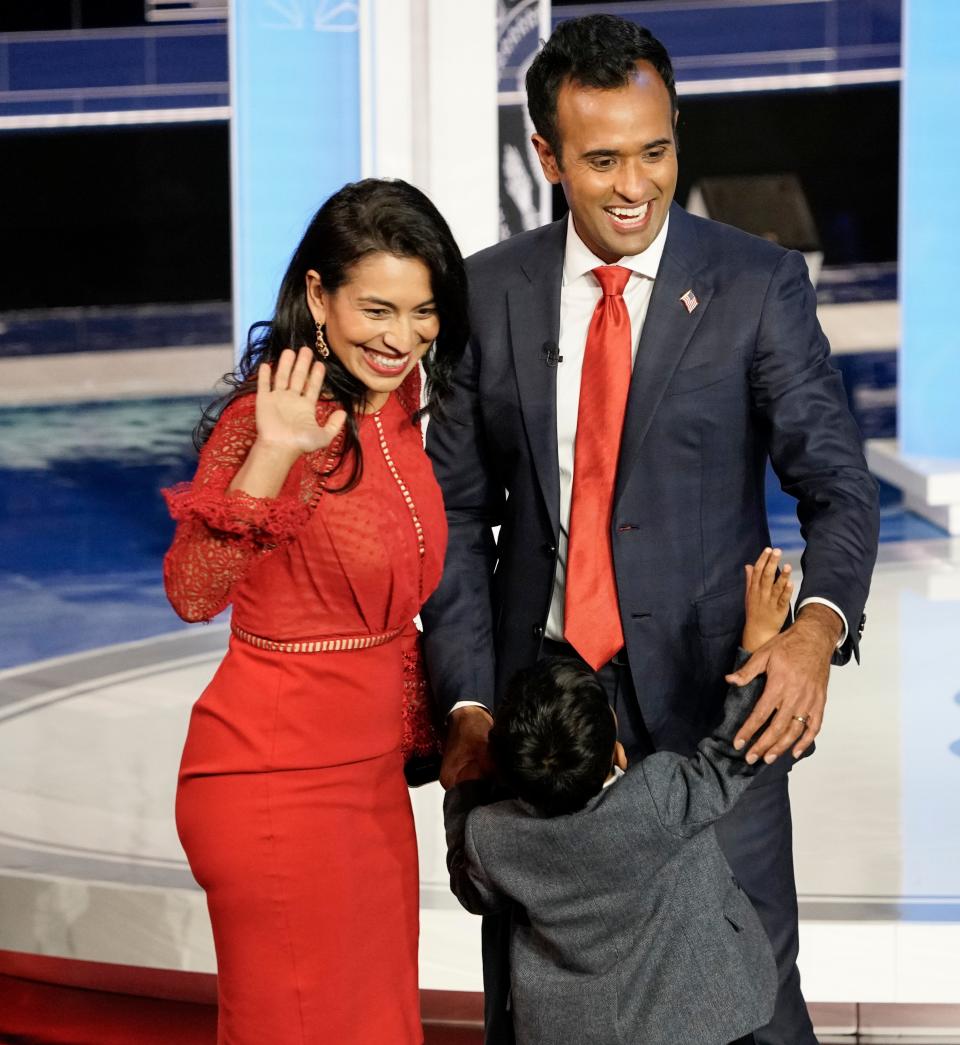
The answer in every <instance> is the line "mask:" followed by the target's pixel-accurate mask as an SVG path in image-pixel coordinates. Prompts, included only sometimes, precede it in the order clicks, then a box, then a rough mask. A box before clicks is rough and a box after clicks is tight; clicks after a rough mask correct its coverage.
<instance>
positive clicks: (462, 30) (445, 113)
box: [360, 0, 499, 255]
mask: <svg viewBox="0 0 960 1045" xmlns="http://www.w3.org/2000/svg"><path fill="white" fill-rule="evenodd" d="M360 21H361V69H362V70H369V75H364V74H363V73H362V74H361V83H362V85H363V86H362V97H361V108H362V111H363V118H362V120H363V123H364V125H365V127H368V128H369V147H368V148H365V149H364V164H363V169H364V174H367V175H371V176H375V177H383V178H403V179H404V180H406V181H410V182H412V183H413V184H414V185H416V186H417V187H418V188H420V189H422V190H423V191H424V192H425V193H426V194H427V195H428V196H429V197H430V198H431V200H433V202H434V203H435V204H436V205H437V208H438V209H439V210H440V212H441V214H443V216H444V217H445V218H446V219H447V221H448V222H449V224H450V227H451V229H452V230H453V234H454V236H455V237H456V239H457V242H458V244H459V245H460V249H461V250H462V251H463V253H464V254H465V255H467V254H472V253H473V252H474V251H477V250H480V249H481V248H482V247H486V246H489V245H490V244H491V243H495V242H496V240H497V230H498V224H499V221H498V213H499V203H498V186H497V7H496V0H456V2H454V0H363V3H362V5H361V13H360ZM365 136H366V135H365Z"/></svg>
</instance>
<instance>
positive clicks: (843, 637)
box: [797, 595, 850, 649]
mask: <svg viewBox="0 0 960 1045" xmlns="http://www.w3.org/2000/svg"><path fill="white" fill-rule="evenodd" d="M811 602H816V603H819V605H821V606H829V607H830V609H832V610H833V612H834V613H835V614H836V615H837V616H838V617H839V618H840V621H841V623H842V624H843V632H842V634H841V635H840V638H839V640H838V642H837V646H836V648H837V649H841V648H842V647H843V644H844V643H845V642H846V641H847V636H848V635H849V634H850V629H849V628H848V627H847V618H846V617H845V616H844V615H843V610H841V609H840V607H839V606H837V605H836V604H835V603H833V602H831V601H830V600H829V599H821V598H820V596H819V595H811V596H810V597H809V598H807V599H804V600H803V602H801V603H800V605H799V606H798V607H797V613H799V612H800V611H801V610H802V609H803V607H804V606H806V605H807V604H808V603H811Z"/></svg>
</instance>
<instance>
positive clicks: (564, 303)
mask: <svg viewBox="0 0 960 1045" xmlns="http://www.w3.org/2000/svg"><path fill="white" fill-rule="evenodd" d="M669 225H670V216H669V214H668V215H667V218H666V220H665V221H664V223H663V228H662V229H661V230H660V231H659V232H658V233H657V236H656V238H655V239H654V241H653V242H652V243H651V244H650V246H649V247H647V249H646V250H645V251H643V252H642V253H640V254H634V255H633V256H632V257H626V258H621V259H620V260H619V261H618V262H617V263H616V264H617V265H620V266H621V267H623V268H626V269H630V272H631V275H630V278H629V279H628V280H627V285H626V287H624V290H623V300H624V303H625V304H626V306H627V312H628V313H629V315H630V344H631V353H632V354H631V365H632V363H633V361H635V360H636V358H637V346H638V345H639V343H640V335H641V334H642V333H643V324H644V321H645V320H646V318H647V309H648V308H649V306H650V296H651V295H652V293H653V283H654V280H655V279H656V278H657V272H658V270H659V268H660V259H661V258H662V257H663V248H664V245H665V244H666V240H667V229H668V227H669ZM605 264H606V262H604V261H601V260H600V259H599V258H598V257H597V256H596V255H595V254H593V253H592V252H591V251H590V249H589V248H588V247H587V246H586V244H585V243H584V242H583V240H582V239H580V236H579V235H578V233H577V230H576V228H575V227H574V224H573V214H572V213H571V214H570V215H569V217H568V219H567V244H566V249H565V251H564V257H563V282H562V284H561V287H560V341H559V355H560V359H561V362H559V363H558V364H557V455H558V460H559V465H560V534H559V537H558V540H557V570H556V573H555V575H554V580H553V596H552V598H551V601H550V612H549V615H548V617H547V625H546V628H545V631H544V634H545V636H546V638H548V639H552V640H553V641H554V642H564V641H566V640H565V639H564V637H563V604H564V596H565V592H566V575H567V540H568V535H569V532H570V503H571V498H572V495H573V457H574V446H575V443H576V438H577V415H578V412H579V408H580V375H581V372H582V370H583V356H584V352H585V350H586V347H587V331H588V330H589V328H590V320H591V318H592V317H593V312H594V309H595V308H596V306H597V301H599V300H600V297H601V295H602V291H601V289H600V284H599V283H598V282H597V278H596V276H594V275H593V271H592V270H593V269H595V268H597V267H598V266H600V265H605ZM760 551H761V549H759V548H758V549H757V554H758V555H759V554H760ZM811 602H816V603H820V604H822V605H824V606H829V607H830V609H832V610H833V611H834V612H835V613H836V614H837V616H838V617H839V618H840V620H841V621H842V622H843V632H842V634H841V636H840V641H839V642H838V643H837V649H839V648H840V647H841V646H842V645H843V644H844V642H846V640H847V630H848V629H847V619H846V617H844V615H843V613H842V612H841V611H840V608H839V607H838V606H836V605H834V604H833V603H832V602H830V601H829V600H828V599H824V598H821V597H820V596H817V595H814V596H811V597H809V598H806V599H804V600H803V602H802V603H800V605H799V606H797V611H798V612H799V611H800V610H801V609H803V607H804V606H806V605H807V604H808V603H811ZM478 695H479V694H478ZM471 696H473V695H472V694H471ZM478 703H480V702H479V701H477V700H472V699H466V700H463V701H460V702H458V703H457V704H455V705H454V706H453V708H452V709H451V710H452V711H456V710H457V708H460V707H466V706H469V705H475V704H478Z"/></svg>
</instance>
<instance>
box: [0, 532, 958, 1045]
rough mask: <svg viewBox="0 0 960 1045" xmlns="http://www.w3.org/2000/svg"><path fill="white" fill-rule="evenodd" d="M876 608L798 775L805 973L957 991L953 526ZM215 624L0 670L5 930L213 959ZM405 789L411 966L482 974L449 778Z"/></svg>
mask: <svg viewBox="0 0 960 1045" xmlns="http://www.w3.org/2000/svg"><path fill="white" fill-rule="evenodd" d="M795 565H797V567H799V562H798V561H795ZM867 613H868V627H867V631H866V635H865V640H864V645H863V664H862V665H861V666H860V667H856V666H855V665H854V666H850V667H847V668H845V669H840V670H835V671H834V673H833V676H832V679H831V688H830V703H829V706H828V715H827V721H826V725H825V728H824V731H823V734H822V736H821V739H820V740H819V741H818V751H817V753H816V755H815V756H814V757H813V758H811V759H809V760H808V761H806V762H804V763H803V764H801V765H800V766H799V767H797V769H796V771H795V772H794V774H793V776H792V781H791V787H792V793H793V802H794V815H795V830H796V862H797V881H798V885H799V891H800V913H801V928H802V950H801V956H800V965H801V971H802V974H803V980H804V985H805V992H806V995H807V997H808V999H809V1000H811V1001H813V1002H861V1003H869V1002H902V1003H939V1004H944V1003H953V1004H956V1003H960V982H958V977H957V968H958V961H960V803H958V802H957V800H956V797H957V795H958V794H960V643H958V641H957V637H958V636H960V540H947V539H944V540H926V541H905V542H899V543H894V544H885V545H884V546H883V547H882V549H881V556H880V561H879V564H878V567H877V571H876V575H875V578H874V584H873V591H872V594H871V598H870V604H869V606H868V610H867ZM226 638H227V630H226V626H225V625H223V624H213V625H207V626H203V625H201V626H195V627H191V628H187V629H183V630H180V631H175V632H172V633H168V634H165V635H161V636H159V637H156V638H152V639H146V640H140V641H136V642H132V643H125V644H121V645H117V646H106V647H102V648H99V649H94V650H91V651H88V652H83V653H80V654H75V655H71V656H66V657H60V658H54V659H49V660H45V661H41V662H36V663H32V664H29V665H26V666H21V667H17V668H13V669H9V670H7V671H4V672H2V673H0V808H2V809H3V810H4V816H3V821H2V830H0V910H2V911H3V918H2V919H0V949H2V950H10V951H21V952H28V953H39V954H46V955H56V956H60V957H74V958H82V959H87V960H90V961H100V962H116V963H121V964H128V965H143V966H152V967H157V968H169V969H182V970H194V971H203V972H210V971H213V969H214V956H213V949H212V942H211V937H210V930H209V925H208V921H207V915H206V910H205V906H204V903H203V895H202V893H200V892H199V890H198V889H197V888H196V886H195V885H194V883H193V881H192V878H191V876H190V872H189V870H188V868H187V866H186V863H185V861H184V858H183V854H182V852H181V850H180V847H179V844H178V841H177V837H176V834H175V830H174V825H173V816H172V810H173V795H174V786H175V775H176V773H175V767H176V764H177V760H178V757H179V751H180V747H181V744H182V741H183V737H184V733H185V730H186V724H187V716H188V713H189V709H190V706H191V704H192V702H193V701H194V699H195V698H196V696H197V694H198V693H199V692H200V690H201V689H202V688H203V686H204V684H205V683H206V681H207V680H208V679H209V678H210V676H211V674H212V673H213V671H214V669H215V667H216V664H217V662H218V660H219V657H220V656H221V654H222V651H223V649H224V647H225V644H226ZM413 800H414V808H415V813H416V817H417V827H418V835H419V841H420V851H421V907H422V940H421V959H420V961H421V977H422V986H423V987H424V988H427V989H440V990H456V991H477V990H480V989H481V979H480V957H479V955H480V946H479V920H478V919H475V918H473V917H471V916H470V915H468V914H466V913H465V912H463V911H461V910H460V909H459V907H458V906H457V904H456V902H455V900H454V899H453V898H452V897H451V896H450V895H449V893H448V891H447V887H446V877H445V872H444V863H443V855H444V848H443V832H442V825H441V817H440V792H439V789H438V787H437V786H436V785H434V786H432V787H429V788H425V789H421V790H419V791H417V792H414V794H413ZM958 1029H960V1028H958ZM940 1040H944V1039H942V1038H941V1039H940Z"/></svg>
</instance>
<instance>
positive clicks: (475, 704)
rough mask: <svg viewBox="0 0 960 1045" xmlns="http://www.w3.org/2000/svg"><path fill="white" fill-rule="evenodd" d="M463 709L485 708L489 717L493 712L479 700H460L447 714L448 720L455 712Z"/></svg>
mask: <svg viewBox="0 0 960 1045" xmlns="http://www.w3.org/2000/svg"><path fill="white" fill-rule="evenodd" d="M461 708H483V710H484V711H486V713H487V714H488V715H492V714H493V712H492V711H491V710H490V709H489V708H488V707H487V705H486V704H481V703H480V701H479V700H458V701H457V702H456V704H454V705H453V707H452V708H451V709H450V710H449V711H448V712H447V718H449V717H450V716H451V715H452V714H453V713H454V712H455V711H459V710H460V709H461Z"/></svg>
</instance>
